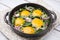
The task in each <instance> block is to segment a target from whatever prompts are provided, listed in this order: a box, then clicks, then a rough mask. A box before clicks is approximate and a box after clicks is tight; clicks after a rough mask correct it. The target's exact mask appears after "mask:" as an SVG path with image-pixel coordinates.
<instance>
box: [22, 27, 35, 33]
mask: <svg viewBox="0 0 60 40" xmlns="http://www.w3.org/2000/svg"><path fill="white" fill-rule="evenodd" d="M22 31H23V32H24V33H26V34H34V33H35V30H34V28H32V27H30V26H27V27H24V28H23V30H22Z"/></svg>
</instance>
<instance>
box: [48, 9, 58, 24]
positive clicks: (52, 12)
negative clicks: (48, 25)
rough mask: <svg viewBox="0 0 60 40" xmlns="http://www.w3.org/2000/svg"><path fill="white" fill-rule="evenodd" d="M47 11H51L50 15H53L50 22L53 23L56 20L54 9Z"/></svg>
mask: <svg viewBox="0 0 60 40" xmlns="http://www.w3.org/2000/svg"><path fill="white" fill-rule="evenodd" d="M49 12H50V13H51V15H52V17H53V19H52V20H53V21H52V23H54V22H55V21H56V19H57V16H56V13H55V12H54V11H50V10H49Z"/></svg>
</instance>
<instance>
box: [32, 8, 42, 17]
mask: <svg viewBox="0 0 60 40" xmlns="http://www.w3.org/2000/svg"><path fill="white" fill-rule="evenodd" d="M42 14H43V12H42V11H41V10H39V9H37V10H34V11H33V13H32V16H38V17H40V16H41V15H42Z"/></svg>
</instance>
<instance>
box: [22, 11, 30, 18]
mask: <svg viewBox="0 0 60 40" xmlns="http://www.w3.org/2000/svg"><path fill="white" fill-rule="evenodd" d="M29 15H30V13H29V11H27V10H24V11H22V12H21V16H24V17H27V16H29Z"/></svg>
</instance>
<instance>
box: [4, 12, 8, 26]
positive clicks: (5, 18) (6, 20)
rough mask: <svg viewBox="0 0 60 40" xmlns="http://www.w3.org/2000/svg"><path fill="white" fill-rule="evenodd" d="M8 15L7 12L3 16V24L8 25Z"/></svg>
mask: <svg viewBox="0 0 60 40" xmlns="http://www.w3.org/2000/svg"><path fill="white" fill-rule="evenodd" d="M8 15H9V12H7V13H6V14H5V16H4V21H5V23H7V24H8V25H9V22H8Z"/></svg>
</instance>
